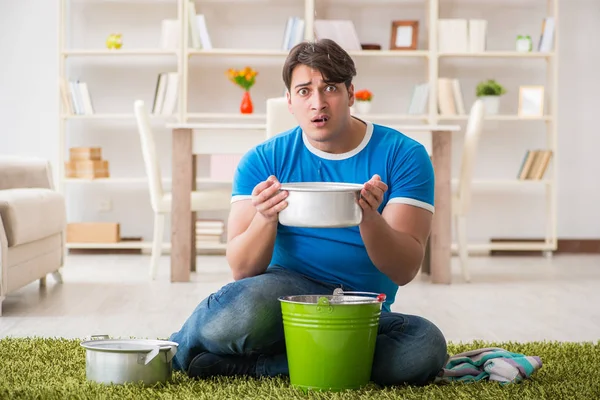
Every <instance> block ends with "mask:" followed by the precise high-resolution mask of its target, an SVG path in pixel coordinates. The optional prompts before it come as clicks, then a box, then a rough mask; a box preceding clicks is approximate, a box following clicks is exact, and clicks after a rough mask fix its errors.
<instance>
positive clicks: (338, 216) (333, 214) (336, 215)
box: [279, 182, 363, 228]
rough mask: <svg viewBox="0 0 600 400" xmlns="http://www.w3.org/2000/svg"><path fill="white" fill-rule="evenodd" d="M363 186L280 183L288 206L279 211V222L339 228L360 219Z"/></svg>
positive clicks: (350, 184) (299, 225)
mask: <svg viewBox="0 0 600 400" xmlns="http://www.w3.org/2000/svg"><path fill="white" fill-rule="evenodd" d="M362 188H363V185H360V184H355V183H341V182H295V183H283V184H282V185H281V188H280V190H286V191H288V197H287V199H286V201H287V202H288V206H287V207H286V208H285V209H283V210H282V211H280V212H279V222H280V223H281V224H282V225H286V226H296V227H305V228H341V227H347V226H356V225H358V224H360V223H361V221H362V216H363V213H362V208H361V207H360V205H359V204H358V199H359V198H360V191H361V190H362Z"/></svg>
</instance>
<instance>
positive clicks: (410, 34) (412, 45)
mask: <svg viewBox="0 0 600 400" xmlns="http://www.w3.org/2000/svg"><path fill="white" fill-rule="evenodd" d="M418 43H419V21H392V34H391V37H390V50H416V49H417V45H418Z"/></svg>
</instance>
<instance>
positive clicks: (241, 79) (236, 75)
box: [227, 67, 258, 114]
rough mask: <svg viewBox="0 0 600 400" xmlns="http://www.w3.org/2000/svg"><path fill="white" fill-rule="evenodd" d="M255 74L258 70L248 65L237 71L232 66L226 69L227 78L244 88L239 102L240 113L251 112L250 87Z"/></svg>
mask: <svg viewBox="0 0 600 400" xmlns="http://www.w3.org/2000/svg"><path fill="white" fill-rule="evenodd" d="M256 75H258V72H256V71H255V70H253V69H252V68H250V67H246V68H244V69H241V70H239V71H238V70H235V69H233V68H230V69H229V70H227V77H228V78H229V80H230V81H231V82H233V83H235V84H236V85H238V86H239V87H241V88H242V89H244V97H243V98H242V103H241V104H240V112H241V113H242V114H252V112H253V111H254V106H253V104H252V98H251V97H250V88H251V87H252V86H253V85H254V83H255V81H256Z"/></svg>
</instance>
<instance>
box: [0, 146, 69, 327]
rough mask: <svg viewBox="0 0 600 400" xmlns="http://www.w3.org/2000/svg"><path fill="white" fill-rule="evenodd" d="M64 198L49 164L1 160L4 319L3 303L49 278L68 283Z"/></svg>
mask: <svg viewBox="0 0 600 400" xmlns="http://www.w3.org/2000/svg"><path fill="white" fill-rule="evenodd" d="M65 228H66V210H65V200H64V197H63V196H62V195H61V194H60V193H59V192H57V191H55V190H54V187H53V183H52V174H51V167H50V164H49V163H48V162H47V161H45V160H40V159H33V158H17V157H8V156H0V315H2V302H3V300H4V299H5V298H6V296H7V295H8V294H10V293H12V292H14V291H16V290H17V289H20V288H21V287H23V286H25V285H27V284H29V283H31V282H33V281H35V280H37V279H39V280H40V285H41V286H43V285H45V283H46V275H47V274H49V273H52V274H53V276H54V279H55V280H56V281H57V282H59V283H62V276H61V274H60V272H59V269H60V268H61V267H62V266H63V263H64V256H65V254H64V253H65V244H64V242H65Z"/></svg>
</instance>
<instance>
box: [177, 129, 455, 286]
mask: <svg viewBox="0 0 600 400" xmlns="http://www.w3.org/2000/svg"><path fill="white" fill-rule="evenodd" d="M393 127H394V128H395V129H397V130H399V131H401V132H403V133H404V132H406V133H407V135H409V136H411V134H412V133H417V134H419V133H421V134H423V133H431V146H429V147H430V152H431V156H432V162H433V167H434V170H435V215H434V218H433V226H432V232H431V237H430V239H429V243H430V254H429V260H430V266H429V268H428V270H429V271H428V272H430V275H431V282H432V283H444V284H449V283H450V259H451V249H450V246H451V238H452V230H451V229H452V187H451V169H452V164H451V160H452V132H456V131H460V126H458V125H394V126H393ZM167 128H169V129H172V131H173V147H172V182H173V187H172V196H173V200H172V209H171V212H172V214H171V281H172V282H188V281H189V280H190V271H192V270H195V264H196V263H195V260H196V249H195V240H194V236H193V229H194V220H195V213H192V212H191V204H190V193H191V192H192V190H195V189H196V174H195V170H196V168H195V156H196V155H198V154H210V153H224V152H226V153H235V154H243V153H245V152H246V151H248V150H249V149H250V148H252V147H253V146H254V145H256V144H258V143H260V142H262V141H263V140H265V133H264V129H265V125H264V124H221V123H170V124H167ZM224 129H225V130H224ZM426 147H428V146H427V144H426ZM426 272H427V271H426Z"/></svg>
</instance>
